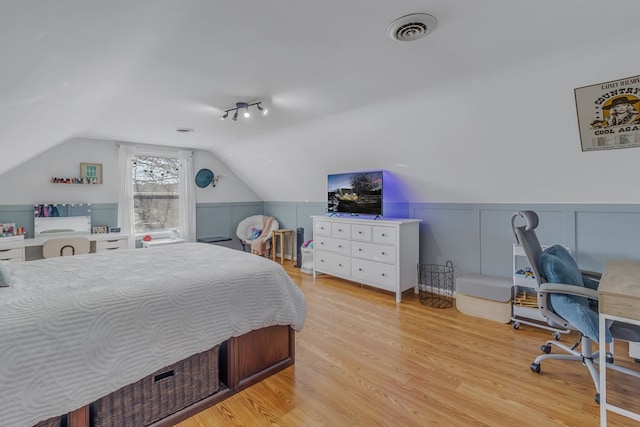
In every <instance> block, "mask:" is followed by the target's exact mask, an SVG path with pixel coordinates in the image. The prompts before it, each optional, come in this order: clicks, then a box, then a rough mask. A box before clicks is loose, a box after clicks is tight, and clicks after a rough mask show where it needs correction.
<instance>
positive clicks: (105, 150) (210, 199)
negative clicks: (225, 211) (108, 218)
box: [0, 138, 261, 205]
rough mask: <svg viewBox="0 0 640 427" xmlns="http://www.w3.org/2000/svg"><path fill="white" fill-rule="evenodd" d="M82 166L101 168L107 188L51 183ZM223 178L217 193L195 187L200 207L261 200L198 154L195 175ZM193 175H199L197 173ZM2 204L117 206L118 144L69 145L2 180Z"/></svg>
mask: <svg viewBox="0 0 640 427" xmlns="http://www.w3.org/2000/svg"><path fill="white" fill-rule="evenodd" d="M80 163H102V168H103V171H102V173H103V182H104V183H103V184H102V185H73V184H52V183H50V182H49V180H50V179H51V177H78V176H79V174H80ZM200 168H208V169H211V170H212V171H213V172H214V174H216V175H218V176H220V179H219V181H218V184H217V186H216V187H215V188H213V187H207V188H199V187H196V203H214V202H244V201H260V200H261V199H260V198H259V197H258V196H257V195H256V193H255V192H254V191H253V190H251V189H250V188H249V187H248V186H247V185H246V184H245V183H244V182H242V181H241V180H240V179H239V178H238V177H237V176H236V175H235V174H234V173H233V172H232V171H231V170H230V169H229V168H228V167H227V166H226V165H225V164H224V163H223V162H221V161H220V160H219V159H218V158H217V157H215V156H214V155H213V154H211V153H210V152H208V151H202V150H196V151H195V152H194V170H195V172H197V171H198V170H199V169H200ZM195 172H194V173H195ZM0 182H1V183H2V185H0V201H1V202H0V203H1V204H3V205H14V204H33V203H53V202H56V203H74V202H75V203H81V202H82V203H117V202H118V147H117V144H116V143H115V142H114V141H102V140H95V139H86V138H76V139H72V140H69V141H67V142H64V143H62V144H60V145H58V146H56V147H54V148H52V149H50V150H48V151H46V152H45V153H43V154H41V155H39V156H36V157H34V158H32V159H30V160H29V161H28V162H26V163H23V164H22V165H20V166H18V167H16V168H14V169H12V170H10V171H8V172H6V173H5V174H3V175H0Z"/></svg>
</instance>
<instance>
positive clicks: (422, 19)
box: [387, 13, 438, 42]
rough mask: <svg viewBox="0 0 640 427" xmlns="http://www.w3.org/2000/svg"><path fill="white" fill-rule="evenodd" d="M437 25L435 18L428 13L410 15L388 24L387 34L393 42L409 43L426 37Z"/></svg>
mask: <svg viewBox="0 0 640 427" xmlns="http://www.w3.org/2000/svg"><path fill="white" fill-rule="evenodd" d="M437 24H438V21H437V20H436V18H435V17H433V16H432V15H429V14H428V13H412V14H410V15H405V16H402V17H400V18H398V19H396V20H395V21H393V22H392V23H391V24H389V26H388V27H387V34H388V35H389V37H391V38H392V39H394V40H397V41H401V42H409V41H414V40H418V39H421V38H423V37H426V36H427V34H429V33H431V32H432V31H433V30H435V28H436V25H437Z"/></svg>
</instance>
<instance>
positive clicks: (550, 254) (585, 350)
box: [511, 211, 640, 403]
mask: <svg viewBox="0 0 640 427" xmlns="http://www.w3.org/2000/svg"><path fill="white" fill-rule="evenodd" d="M522 221H524V224H523V225H516V222H522ZM538 223H539V219H538V215H537V214H536V213H535V212H533V211H521V212H517V213H516V214H514V215H513V217H512V218H511V228H512V229H513V233H514V234H515V236H516V240H517V242H518V243H519V244H520V245H521V246H522V248H523V250H524V253H525V255H526V257H527V260H528V262H529V263H530V265H531V268H532V270H533V274H534V275H535V280H536V295H537V300H538V308H539V310H540V312H541V314H542V316H544V318H545V319H546V320H547V323H548V324H549V325H550V326H552V327H554V328H563V329H569V330H573V331H578V332H579V333H580V338H579V339H578V341H577V342H576V343H575V344H574V345H573V346H571V347H569V346H567V345H565V344H563V343H560V342H558V341H556V340H549V341H547V342H546V343H545V344H543V345H542V346H541V347H540V349H541V350H542V352H543V353H544V354H542V355H540V356H538V357H536V358H535V360H534V361H533V363H532V364H531V365H530V369H531V370H532V371H533V372H535V373H540V364H541V363H542V362H543V361H544V360H548V359H557V360H568V361H575V362H581V363H584V365H585V366H586V367H587V369H588V371H589V374H591V378H592V379H593V383H594V385H595V388H596V395H595V401H596V402H597V403H600V377H599V374H598V370H597V366H598V363H599V352H593V351H592V343H593V341H595V342H598V338H599V323H598V309H597V302H598V292H597V288H598V284H599V279H600V274H599V273H595V272H592V271H585V270H580V269H579V268H578V265H577V264H576V262H575V261H574V259H573V258H572V257H571V254H569V252H568V251H567V249H566V248H565V247H564V246H561V245H554V246H551V247H548V248H547V249H544V250H543V249H542V246H541V245H540V242H539V240H538V237H537V235H536V232H535V229H536V227H537V226H538ZM614 339H617V340H623V341H633V342H637V341H640V327H637V326H634V325H629V324H625V323H620V322H610V324H609V328H608V332H607V337H606V341H607V342H608V343H611V342H612V341H613V340H614ZM552 346H556V347H558V348H560V349H562V350H563V351H564V352H566V353H568V354H552V353H551V349H552ZM578 347H580V349H579V351H578V350H576V348H578ZM602 350H605V349H602ZM607 369H613V370H616V371H619V372H623V373H625V374H628V375H633V376H634V377H637V378H640V373H638V372H636V371H633V370H631V369H627V368H624V367H622V366H618V365H614V364H613V355H612V353H608V354H607Z"/></svg>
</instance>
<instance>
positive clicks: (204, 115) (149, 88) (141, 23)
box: [0, 0, 638, 180]
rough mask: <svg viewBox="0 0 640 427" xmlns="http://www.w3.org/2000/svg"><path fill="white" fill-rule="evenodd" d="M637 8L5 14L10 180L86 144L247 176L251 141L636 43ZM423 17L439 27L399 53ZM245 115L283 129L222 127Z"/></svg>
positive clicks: (1, 132)
mask: <svg viewBox="0 0 640 427" xmlns="http://www.w3.org/2000/svg"><path fill="white" fill-rule="evenodd" d="M636 3H637V2H632V1H628V0H613V1H611V2H609V3H606V4H605V3H602V2H601V1H591V0H587V1H577V0H567V1H560V2H559V1H554V0H537V1H524V0H523V1H514V0H486V1H476V0H459V1H451V0H432V1H424V0H398V1H377V2H372V1H371V0H349V1H345V0H323V1H313V2H311V1H306V2H303V1H298V0H269V1H264V0H241V1H223V0H184V1H175V0H173V1H170V0H109V1H92V0H89V1H88V0H56V1H46V2H45V1H40V0H7V1H3V2H2V4H0V54H1V58H2V67H0V147H2V151H3V152H4V153H6V154H5V155H4V156H3V161H2V163H1V164H0V173H3V172H5V171H7V170H9V169H10V168H12V167H14V166H16V165H17V164H20V163H21V162H24V161H26V160H28V159H29V158H30V157H31V156H34V155H37V154H39V153H41V152H43V151H45V150H47V149H49V148H51V147H53V146H55V145H56V144H59V143H62V142H64V141H66V140H69V139H70V138H77V137H86V138H97V139H105V140H118V141H130V142H136V143H147V144H160V145H171V146H177V147H191V148H198V149H205V150H210V151H212V152H213V153H214V154H216V155H217V156H219V157H220V158H221V159H223V160H224V161H225V162H227V163H228V164H229V165H230V166H231V167H232V168H234V169H237V170H241V165H240V162H241V160H239V159H234V158H233V157H231V156H227V155H226V154H227V153H228V150H229V149H230V147H234V146H237V145H238V144H242V143H243V142H245V141H259V140H260V139H261V138H264V137H265V136H268V135H273V134H275V133H278V132H283V131H285V130H287V129H292V128H296V129H300V128H301V127H303V126H306V125H308V124H309V123H318V121H319V120H325V119H327V118H328V119H329V120H330V118H331V117H335V116H340V115H342V114H345V113H347V112H349V111H353V110H357V109H360V108H362V107H363V106H367V105H375V104H380V103H385V102H388V101H390V100H394V99H398V100H400V102H402V101H401V100H402V99H403V97H405V96H408V95H410V94H411V93H413V92H415V91H418V90H420V91H423V90H425V89H428V88H430V87H443V86H447V85H462V84H465V82H466V81H469V79H474V78H476V77H477V76H481V75H487V74H491V73H493V72H496V71H497V70H500V69H503V68H505V67H509V66H512V65H513V64H518V63H524V62H526V61H530V60H531V58H537V57H545V56H550V55H554V54H561V53H562V52H565V51H567V50H570V49H573V48H584V47H586V46H588V45H589V44H590V43H593V42H597V41H598V40H601V39H602V37H603V36H606V37H611V38H612V39H613V36H614V35H612V32H613V33H616V32H618V33H619V34H620V35H621V36H624V35H625V34H627V33H628V30H629V29H631V28H635V27H637V26H638V24H637V16H638V14H637V13H629V12H630V11H632V10H635V12H638V7H637V6H635V4H636ZM629 8H631V9H629ZM613 9H615V10H613ZM411 13H429V14H432V15H434V16H435V17H436V18H437V20H438V24H437V27H436V28H435V30H434V31H433V32H432V33H431V34H429V35H428V36H427V37H425V38H423V39H420V40H417V41H412V42H399V41H396V40H392V39H391V38H390V37H389V36H388V34H387V27H388V25H389V24H390V23H391V22H392V21H393V20H394V19H396V18H399V17H401V16H404V15H407V14H411ZM612 21H614V22H612ZM594 55H597V52H594ZM594 60H596V58H594ZM619 77H624V76H619ZM238 101H243V102H254V101H262V102H263V105H265V106H266V107H268V108H269V110H270V114H269V115H268V116H267V117H252V118H251V119H250V120H243V119H241V118H239V119H238V121H237V122H234V121H232V120H229V119H227V120H226V121H220V120H219V116H220V115H221V114H222V112H223V111H224V110H226V109H229V108H232V107H233V106H234V105H235V103H236V102H238ZM176 128H191V129H193V130H194V132H193V133H190V134H181V133H178V132H175V130H174V129H176ZM274 150H275V151H274ZM278 150H279V148H278V147H274V146H273V145H269V146H265V147H264V153H257V155H260V154H265V155H266V153H270V154H271V155H277V154H278ZM282 150H285V148H282ZM281 154H285V153H284V151H283V152H282V153H281ZM248 179H249V180H251V178H248ZM255 179H259V178H255Z"/></svg>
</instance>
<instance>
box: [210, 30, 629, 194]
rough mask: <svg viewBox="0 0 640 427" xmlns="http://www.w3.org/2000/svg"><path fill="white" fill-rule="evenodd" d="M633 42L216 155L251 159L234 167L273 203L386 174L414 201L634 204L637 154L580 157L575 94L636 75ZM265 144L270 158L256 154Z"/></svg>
mask: <svg viewBox="0 0 640 427" xmlns="http://www.w3.org/2000/svg"><path fill="white" fill-rule="evenodd" d="M506 36H508V35H506ZM635 44H636V42H635V38H624V37H620V38H618V39H617V41H616V43H614V44H612V43H611V41H610V40H609V41H605V40H603V42H602V43H601V45H597V44H596V45H594V44H590V45H589V46H584V48H583V49H581V50H576V51H571V52H564V53H563V54H562V55H558V56H554V57H547V58H542V59H540V60H536V61H535V62H530V63H524V64H521V65H519V66H517V67H514V68H511V69H504V70H501V71H500V72H499V73H496V74H492V75H484V76H478V77H477V78H475V79H474V80H469V81H460V82H457V83H456V84H454V85H449V86H442V87H438V88H416V91H415V93H414V94H412V95H409V96H404V97H401V98H398V99H395V100H393V101H389V102H386V103H384V104H378V105H373V106H367V107H364V108H362V109H359V110H355V111H351V112H348V113H345V114H340V115H336V116H333V117H330V118H328V119H324V120H318V121H316V122H313V123H308V124H306V125H304V126H300V127H298V128H295V129H289V130H286V131H283V132H280V133H277V134H272V135H268V136H266V137H263V138H260V139H259V140H252V141H245V142H244V143H243V144H241V145H240V144H237V145H235V146H232V147H228V148H226V149H225V148H223V149H221V152H220V153H217V154H218V155H219V156H221V157H222V158H225V159H227V158H229V159H238V158H240V159H243V161H242V162H237V163H234V162H233V160H230V164H232V167H234V170H235V171H236V172H237V173H238V175H239V176H240V177H241V178H243V179H244V180H245V181H247V182H249V183H250V185H251V186H252V187H253V188H254V189H255V190H256V192H257V193H258V194H260V195H261V196H262V198H263V199H265V200H267V201H305V200H309V201H324V200H325V197H326V175H327V174H328V173H336V172H349V171H358V170H366V169H386V170H388V171H390V172H392V173H393V174H395V175H397V176H398V177H399V178H401V179H402V180H403V181H404V184H405V186H406V188H407V193H408V197H409V199H410V200H411V201H421V202H482V203H522V202H524V203H638V202H640V191H639V190H638V184H637V182H638V175H639V173H638V170H639V169H640V168H639V167H638V164H640V148H631V149H621V150H611V151H594V152H582V150H581V145H580V139H579V133H578V125H577V117H576V109H575V100H574V89H575V88H577V87H582V86H587V85H591V84H596V83H600V82H605V81H609V80H616V79H620V78H625V77H630V76H634V75H638V74H640V71H639V70H640V57H639V56H638V55H630V53H631V52H635V51H636V50H637V46H635ZM499 54H500V53H499V52H496V55H499ZM261 147H272V148H271V151H272V152H273V155H272V156H260V158H256V156H255V155H252V153H255V152H262V151H261V150H260V148H261ZM265 165H268V167H265Z"/></svg>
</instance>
